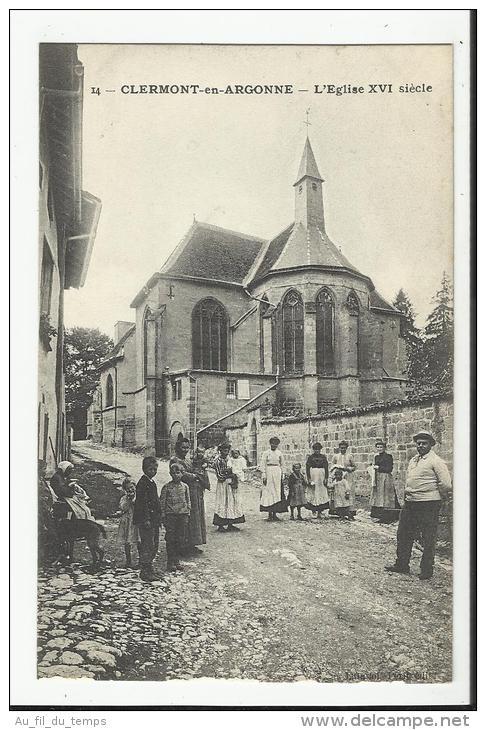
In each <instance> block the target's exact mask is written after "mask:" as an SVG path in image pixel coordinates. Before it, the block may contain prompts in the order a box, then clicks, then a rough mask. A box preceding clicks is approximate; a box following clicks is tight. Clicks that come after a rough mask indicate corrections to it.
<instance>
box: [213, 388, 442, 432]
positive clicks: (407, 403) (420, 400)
mask: <svg viewBox="0 0 486 730" xmlns="http://www.w3.org/2000/svg"><path fill="white" fill-rule="evenodd" d="M437 401H445V402H446V403H451V404H452V402H453V397H452V392H451V391H442V392H440V391H437V392H435V393H427V394H425V395H419V396H412V397H410V398H404V399H399V400H391V401H387V402H380V403H370V404H369V405H366V406H352V407H349V408H338V409H336V410H334V411H329V412H327V413H325V414H324V413H317V414H311V415H307V416H302V415H300V416H272V417H270V418H262V419H261V423H262V425H266V424H285V423H307V422H308V421H309V420H310V421H311V422H312V423H313V422H318V423H319V422H322V421H329V420H330V419H332V418H339V417H345V416H358V415H363V414H366V413H374V412H376V411H392V410H394V409H396V408H406V407H413V406H414V405H424V404H426V403H434V402H437ZM370 427H371V426H370ZM238 428H242V426H241V425H240V426H238V425H231V426H227V427H226V429H227V430H228V431H229V430H232V429H238Z"/></svg>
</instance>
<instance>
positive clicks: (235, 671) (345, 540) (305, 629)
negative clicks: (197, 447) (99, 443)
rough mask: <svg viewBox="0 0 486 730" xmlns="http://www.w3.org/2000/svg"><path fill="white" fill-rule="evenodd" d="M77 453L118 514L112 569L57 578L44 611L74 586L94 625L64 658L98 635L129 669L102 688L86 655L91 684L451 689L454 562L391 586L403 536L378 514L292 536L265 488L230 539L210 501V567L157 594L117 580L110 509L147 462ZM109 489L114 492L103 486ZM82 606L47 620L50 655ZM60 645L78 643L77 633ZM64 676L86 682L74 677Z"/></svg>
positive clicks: (195, 568) (51, 665) (252, 490)
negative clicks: (59, 583)
mask: <svg viewBox="0 0 486 730" xmlns="http://www.w3.org/2000/svg"><path fill="white" fill-rule="evenodd" d="M74 448H75V457H74V459H73V460H74V461H76V462H77V463H78V464H79V468H81V467H84V468H85V469H86V468H87V467H89V469H88V471H87V472H86V474H87V475H88V477H89V475H91V477H92V484H91V487H90V494H91V497H92V501H93V505H95V507H96V503H97V501H99V504H100V505H101V504H105V514H104V515H101V516H104V517H106V518H107V519H106V522H105V524H106V527H107V531H108V535H109V540H108V543H109V546H108V556H109V558H110V559H111V561H112V562H111V565H110V566H109V567H108V568H107V569H106V570H105V571H103V573H102V574H100V575H98V576H91V575H89V574H87V573H86V571H84V570H83V569H82V568H76V567H75V568H74V572H72V571H71V573H69V570H68V571H67V574H63V575H61V576H60V577H59V576H57V577H53V576H52V575H46V576H45V577H44V579H43V580H42V581H41V586H42V590H41V602H42V601H44V603H45V608H46V609H48V608H49V601H51V604H52V602H53V595H54V590H53V589H51V588H50V581H51V582H52V580H59V579H60V578H61V579H62V580H65V582H66V590H67V591H68V593H70V594H71V600H72V596H75V598H76V600H77V601H78V602H79V600H81V602H82V603H83V604H84V605H88V606H91V608H92V611H91V612H89V609H86V610H87V611H88V614H87V620H86V621H85V623H84V624H83V620H84V619H82V617H81V619H78V622H77V623H76V622H71V623H72V625H73V626H76V627H77V628H79V626H81V628H80V629H79V630H77V632H75V641H74V642H73V643H72V644H71V645H65V646H64V649H65V650H66V649H70V650H72V651H71V653H73V652H74V653H76V641H78V639H79V641H78V645H79V644H80V643H81V642H82V640H83V639H85V638H86V636H87V634H86V632H88V638H89V639H92V640H95V641H96V640H99V641H101V642H102V643H103V642H104V643H105V648H106V646H108V647H109V648H111V650H112V655H114V656H115V657H116V667H115V665H113V662H111V665H110V666H103V665H101V667H100V666H99V667H98V669H102V672H101V674H100V673H97V672H96V671H95V669H96V664H97V663H96V662H95V663H94V665H93V662H92V661H91V664H89V662H88V664H87V659H86V656H87V654H86V651H84V652H83V651H82V650H79V652H78V656H80V657H81V659H82V660H83V661H82V662H81V661H78V663H77V664H76V665H75V666H76V667H77V668H78V671H80V672H82V671H88V673H89V672H91V675H90V676H102V675H105V676H119V677H121V678H122V679H152V680H154V679H166V678H184V677H200V676H216V677H238V678H254V679H260V680H267V681H292V680H299V679H316V680H320V681H359V680H362V679H368V680H370V679H376V680H400V679H402V680H405V681H414V682H417V681H418V682H445V681H450V677H451V671H452V670H451V653H452V647H451V633H452V624H451V611H452V573H451V568H450V564H447V563H446V562H444V561H441V562H440V563H439V564H438V565H437V569H436V575H435V576H434V579H433V580H432V581H419V580H418V577H417V575H418V559H419V553H417V554H416V556H415V558H414V561H413V564H412V576H401V575H390V574H387V573H385V572H384V570H383V567H384V565H386V564H387V563H390V562H393V560H394V550H395V537H396V526H381V525H376V524H374V523H372V522H371V520H370V518H369V516H368V514H367V513H366V512H364V511H360V512H359V513H358V519H357V520H356V522H354V523H348V522H341V521H338V520H334V519H326V520H319V521H318V520H317V519H311V513H309V512H308V513H306V514H307V516H308V519H307V521H305V522H297V521H295V522H291V521H290V520H289V518H288V516H284V517H283V518H282V519H281V521H280V522H279V523H268V522H265V521H264V516H263V515H262V514H261V513H260V512H259V510H258V498H259V494H258V488H257V487H256V486H255V485H254V484H244V485H243V486H242V489H243V503H244V506H245V514H246V519H247V522H246V524H245V525H242V526H241V527H242V529H241V531H240V532H238V533H236V532H235V533H228V534H221V533H217V532H216V531H215V528H213V527H212V526H211V520H212V514H213V513H212V504H213V499H214V489H212V490H211V492H210V493H209V494H208V495H207V499H206V515H207V522H208V544H207V545H206V546H204V555H203V556H202V557H199V558H197V559H194V560H190V561H189V560H188V561H186V562H185V563H184V567H185V570H184V572H183V573H182V574H179V575H167V574H165V575H164V576H163V578H162V580H161V581H160V582H158V583H154V584H152V585H145V584H142V583H140V581H139V579H138V575H137V573H136V572H135V571H128V570H124V569H122V568H117V567H116V566H117V565H118V566H121V565H123V558H122V555H121V553H120V550H119V549H116V548H115V546H114V538H115V534H116V519H114V518H110V517H108V514H109V513H110V509H108V508H106V493H107V492H109V491H110V489H111V490H112V491H113V494H112V496H111V497H110V498H111V499H112V502H113V504H115V502H116V499H117V498H118V494H119V493H118V492H116V490H115V489H114V488H113V484H117V483H118V484H119V483H120V481H121V479H122V478H123V472H124V473H128V474H130V475H131V476H133V477H134V478H138V477H139V475H140V457H139V456H136V455H133V454H128V453H122V452H117V451H115V450H110V449H101V448H100V447H96V446H93V445H90V444H87V443H86V442H82V443H81V442H79V443H77V444H75V447H74ZM167 473H168V472H167V464H165V463H163V462H161V464H160V467H159V473H158V475H157V481H158V483H159V485H162V484H163V483H164V481H165V480H166V478H167ZM100 475H101V478H102V480H104V482H103V483H104V484H105V486H104V487H103V488H102V487H100V486H96V485H97V484H99V479H100ZM88 477H87V480H88V482H90V479H89V478H88ZM110 485H111V486H110ZM83 486H84V484H83ZM97 489H98V490H99V493H100V496H99V499H97V491H96V490H97ZM101 490H102V491H103V493H104V496H103V497H102V495H101ZM103 500H105V501H104V502H103ZM101 511H102V510H101ZM113 511H114V510H112V511H111V513H113ZM95 512H96V509H95ZM77 549H78V551H79V552H78V559H79V560H80V561H81V562H83V561H84V562H86V561H87V555H86V559H85V557H84V555H85V553H84V552H83V551H82V548H77ZM164 565H165V551H164V549H163V541H162V549H161V552H160V555H159V557H158V559H157V565H156V568H157V569H158V570H159V571H160V572H163V570H164ZM78 594H79V595H78ZM43 596H44V598H42V597H43ZM60 597H61V599H62V596H60ZM75 603H76V601H74V604H75ZM74 604H73V603H72V604H69V605H68V606H67V605H64V606H61V607H60V611H58V619H57V620H58V623H57V624H53V623H52V622H50V621H49V619H48V611H47V610H46V611H45V612H44V613H43V614H42V615H43V617H44V618H42V617H41V618H42V620H43V621H44V626H45V628H44V629H42V630H41V635H42V637H43V638H42V640H41V641H40V646H41V649H42V651H44V649H45V648H46V644H47V640H48V639H49V638H52V636H51V633H52V630H53V626H54V627H55V626H57V631H59V627H61V629H60V630H61V631H64V629H65V626H66V623H67V624H68V626H69V621H67V619H66V616H68V615H69V611H71V615H72V610H73V609H72V605H74ZM63 610H65V613H64V616H62V615H61V614H62V611H63ZM93 612H94V613H93ZM94 615H96V616H99V618H98V619H97V620H96V621H94V624H95V627H96V625H98V627H99V628H98V629H96V628H95V630H94V631H93V630H92V628H91V627H92V625H93V616H94ZM80 620H81V624H80ZM83 627H84V628H83ZM54 631H56V628H54ZM42 632H44V633H42ZM56 636H57V637H60V638H63V637H68V639H69V638H71V636H70V634H69V631H65V633H62V634H59V633H57V634H56V633H54V637H56ZM61 643H62V642H61ZM61 649H62V647H61V648H58V651H59V652H61ZM42 651H41V652H40V656H41V661H42V657H43V656H44V654H43V653H42ZM117 652H119V653H117ZM64 653H66V651H64ZM68 653H69V651H68ZM108 653H109V651H108ZM105 654H106V652H105ZM63 661H64V660H63V659H62V653H61V654H59V655H58V656H56V657H54V658H52V655H51V661H50V662H47V663H45V664H44V669H43V670H42V671H41V673H42V674H43V676H54V675H55V674H56V669H55V667H56V666H59V665H61V666H64V667H66V665H65V664H63ZM67 666H69V665H67ZM86 666H91V667H93V666H94V669H91V670H90V669H86ZM83 668H84V669H83ZM57 671H58V673H59V671H60V670H57ZM62 672H64V673H65V674H66V675H67V676H72V675H69V669H66V668H64V669H63V670H62ZM62 672H61V673H62ZM114 672H116V674H114ZM110 673H111V674H110Z"/></svg>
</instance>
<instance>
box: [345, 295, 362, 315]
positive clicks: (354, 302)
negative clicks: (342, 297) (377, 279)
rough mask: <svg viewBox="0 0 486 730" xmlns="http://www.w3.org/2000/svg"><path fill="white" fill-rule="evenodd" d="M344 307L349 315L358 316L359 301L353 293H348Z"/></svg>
mask: <svg viewBox="0 0 486 730" xmlns="http://www.w3.org/2000/svg"><path fill="white" fill-rule="evenodd" d="M346 306H347V308H348V310H349V313H350V314H359V299H358V297H357V295H356V294H355V293H354V291H350V292H349V294H348V298H347V299H346Z"/></svg>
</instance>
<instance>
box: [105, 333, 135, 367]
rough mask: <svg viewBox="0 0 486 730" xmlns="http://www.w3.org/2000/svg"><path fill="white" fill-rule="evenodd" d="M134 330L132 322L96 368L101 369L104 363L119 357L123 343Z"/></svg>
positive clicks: (106, 363)
mask: <svg viewBox="0 0 486 730" xmlns="http://www.w3.org/2000/svg"><path fill="white" fill-rule="evenodd" d="M134 332H135V324H133V325H132V326H131V327H130V329H128V330H127V331H126V332H125V333H124V334H123V335H122V336H121V337H120V339H119V340H118V342H117V343H116V345H115V347H114V348H113V349H112V350H110V352H109V353H108V355H107V356H106V357H105V359H104V360H102V361H101V363H100V364H99V366H98V368H99V369H100V370H101V369H103V367H104V366H105V365H108V364H109V363H111V362H113V360H116V359H117V358H118V357H120V353H121V350H122V348H123V345H124V344H125V342H126V341H127V340H128V338H129V337H131V335H133V334H134Z"/></svg>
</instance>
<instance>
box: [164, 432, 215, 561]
mask: <svg viewBox="0 0 486 730" xmlns="http://www.w3.org/2000/svg"><path fill="white" fill-rule="evenodd" d="M190 448H191V444H190V441H189V439H187V438H182V439H180V440H179V441H177V443H176V445H175V456H173V457H172V458H171V460H170V461H169V466H170V465H171V464H179V465H180V466H181V467H182V470H183V475H182V481H183V482H184V484H187V486H188V487H189V495H190V498H191V513H190V515H189V527H188V534H187V540H186V550H187V553H188V554H190V555H199V554H200V553H202V550H201V549H200V548H198V547H197V545H205V544H206V513H205V510H204V490H205V488H206V487H207V485H206V484H205V482H204V480H203V479H201V475H200V474H198V473H197V472H196V470H195V468H194V465H193V463H192V461H191V459H190V458H189V456H188V454H189V450H190Z"/></svg>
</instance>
